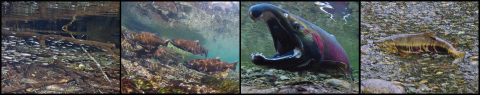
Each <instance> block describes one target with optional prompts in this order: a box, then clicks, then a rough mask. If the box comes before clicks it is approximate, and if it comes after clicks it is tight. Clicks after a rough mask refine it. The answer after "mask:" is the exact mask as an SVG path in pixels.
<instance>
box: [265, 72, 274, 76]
mask: <svg viewBox="0 0 480 95" xmlns="http://www.w3.org/2000/svg"><path fill="white" fill-rule="evenodd" d="M272 75H275V73H274V72H270V71H268V72H264V73H263V76H272Z"/></svg>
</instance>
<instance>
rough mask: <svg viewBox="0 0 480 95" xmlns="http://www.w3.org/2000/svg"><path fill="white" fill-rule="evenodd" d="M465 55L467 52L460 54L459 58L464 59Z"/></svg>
mask: <svg viewBox="0 0 480 95" xmlns="http://www.w3.org/2000/svg"><path fill="white" fill-rule="evenodd" d="M465 54H466V53H465V52H459V53H458V56H460V58H461V59H463V57H465Z"/></svg>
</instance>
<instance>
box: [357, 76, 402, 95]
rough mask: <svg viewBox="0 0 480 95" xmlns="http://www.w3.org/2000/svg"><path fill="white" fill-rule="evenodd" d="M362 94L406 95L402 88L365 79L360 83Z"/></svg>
mask: <svg viewBox="0 0 480 95" xmlns="http://www.w3.org/2000/svg"><path fill="white" fill-rule="evenodd" d="M361 90H362V92H363V93H374V94H379V93H390V94H391V93H406V92H405V90H404V87H402V86H399V85H397V84H394V83H392V82H390V81H385V80H381V79H366V80H362V82H361Z"/></svg>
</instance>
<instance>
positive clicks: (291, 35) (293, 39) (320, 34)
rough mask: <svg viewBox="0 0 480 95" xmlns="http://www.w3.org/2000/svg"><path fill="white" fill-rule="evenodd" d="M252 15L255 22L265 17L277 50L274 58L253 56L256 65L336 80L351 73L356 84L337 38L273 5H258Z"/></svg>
mask: <svg viewBox="0 0 480 95" xmlns="http://www.w3.org/2000/svg"><path fill="white" fill-rule="evenodd" d="M248 12H249V14H250V18H252V19H253V20H254V21H258V20H260V19H261V18H263V20H264V21H265V22H266V23H267V25H268V28H269V30H270V34H271V35H272V38H273V41H274V45H275V50H276V51H277V54H275V55H273V57H271V58H265V56H263V55H262V54H259V53H257V54H252V55H251V61H252V62H253V63H254V64H255V65H257V66H260V67H266V68H274V69H281V70H286V71H291V72H299V74H300V75H301V76H302V75H305V74H306V72H307V71H308V72H313V73H323V74H328V75H331V76H332V77H341V76H344V75H345V73H349V75H350V78H351V80H352V81H353V79H354V78H353V73H352V68H351V67H350V62H349V60H348V56H347V53H346V52H345V50H344V49H343V47H342V46H341V45H340V44H339V43H338V42H337V40H336V39H335V37H334V36H333V35H331V34H329V33H328V32H326V31H325V30H323V29H322V28H320V27H318V26H316V25H315V24H312V23H310V22H308V21H306V20H304V19H302V18H300V17H298V16H296V15H294V14H292V13H290V12H288V11H286V10H283V9H282V8H279V7H277V6H275V5H272V4H267V3H260V4H255V5H252V6H251V7H250V9H249V10H248Z"/></svg>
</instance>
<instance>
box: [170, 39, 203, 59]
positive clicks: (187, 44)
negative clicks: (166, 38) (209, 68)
mask: <svg viewBox="0 0 480 95" xmlns="http://www.w3.org/2000/svg"><path fill="white" fill-rule="evenodd" d="M170 43H172V44H173V45H174V46H176V47H178V48H180V49H182V50H185V51H187V52H191V53H193V54H194V55H200V56H203V54H205V58H207V53H208V50H207V49H205V47H203V46H201V45H200V44H199V43H198V40H196V41H190V40H185V39H172V40H170Z"/></svg>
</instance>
